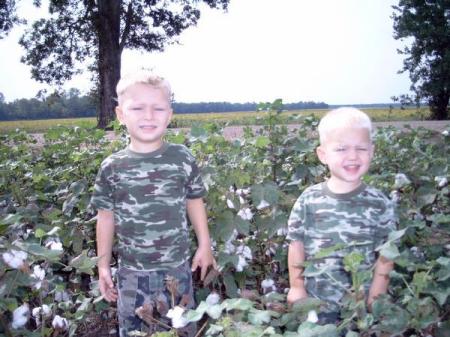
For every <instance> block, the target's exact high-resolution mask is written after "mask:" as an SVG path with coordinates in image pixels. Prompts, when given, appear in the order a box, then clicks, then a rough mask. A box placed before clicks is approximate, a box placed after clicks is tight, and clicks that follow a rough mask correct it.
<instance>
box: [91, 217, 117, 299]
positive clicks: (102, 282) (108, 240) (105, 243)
mask: <svg viewBox="0 0 450 337" xmlns="http://www.w3.org/2000/svg"><path fill="white" fill-rule="evenodd" d="M114 226H115V224H114V212H112V211H108V210H103V209H99V210H98V213H97V228H96V234H97V256H98V258H99V259H98V263H97V265H98V278H99V279H98V282H99V287H100V292H101V293H102V295H103V297H104V298H105V299H106V300H107V301H108V302H111V301H116V300H117V290H116V289H115V287H114V283H113V281H112V277H111V267H110V263H111V255H112V246H113V242H114Z"/></svg>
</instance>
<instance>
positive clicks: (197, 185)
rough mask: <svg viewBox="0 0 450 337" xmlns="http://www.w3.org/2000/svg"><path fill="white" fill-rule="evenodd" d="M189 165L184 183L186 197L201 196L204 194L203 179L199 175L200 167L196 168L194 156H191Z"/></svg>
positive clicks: (194, 197)
mask: <svg viewBox="0 0 450 337" xmlns="http://www.w3.org/2000/svg"><path fill="white" fill-rule="evenodd" d="M191 156H192V155H191ZM190 166H191V169H190V174H189V177H188V180H187V183H186V198H188V199H197V198H202V197H204V196H205V195H206V188H205V185H204V184H203V180H202V177H201V175H200V169H199V168H198V166H197V163H196V162H195V159H194V157H192V158H191V162H190Z"/></svg>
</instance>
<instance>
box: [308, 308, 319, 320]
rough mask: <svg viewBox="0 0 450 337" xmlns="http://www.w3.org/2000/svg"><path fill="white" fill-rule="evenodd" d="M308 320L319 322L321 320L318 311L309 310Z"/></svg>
mask: <svg viewBox="0 0 450 337" xmlns="http://www.w3.org/2000/svg"><path fill="white" fill-rule="evenodd" d="M306 321H307V322H311V323H317V322H318V321H319V317H318V316H317V312H316V311H315V310H310V311H308V318H307V319H306Z"/></svg>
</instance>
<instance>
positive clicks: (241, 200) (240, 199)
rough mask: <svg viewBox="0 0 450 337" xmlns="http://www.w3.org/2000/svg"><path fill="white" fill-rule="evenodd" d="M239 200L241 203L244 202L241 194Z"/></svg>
mask: <svg viewBox="0 0 450 337" xmlns="http://www.w3.org/2000/svg"><path fill="white" fill-rule="evenodd" d="M239 202H240V203H241V204H245V200H244V198H242V197H241V196H239Z"/></svg>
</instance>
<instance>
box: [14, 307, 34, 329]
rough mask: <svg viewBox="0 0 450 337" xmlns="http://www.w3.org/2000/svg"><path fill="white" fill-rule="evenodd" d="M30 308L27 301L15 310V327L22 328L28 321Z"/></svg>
mask: <svg viewBox="0 0 450 337" xmlns="http://www.w3.org/2000/svg"><path fill="white" fill-rule="evenodd" d="M29 312H30V308H29V306H28V304H27V303H24V304H22V305H21V306H20V307H18V308H16V310H14V311H13V321H12V323H11V326H12V328H13V329H20V328H21V327H23V326H24V325H25V324H27V322H28V314H29Z"/></svg>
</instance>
